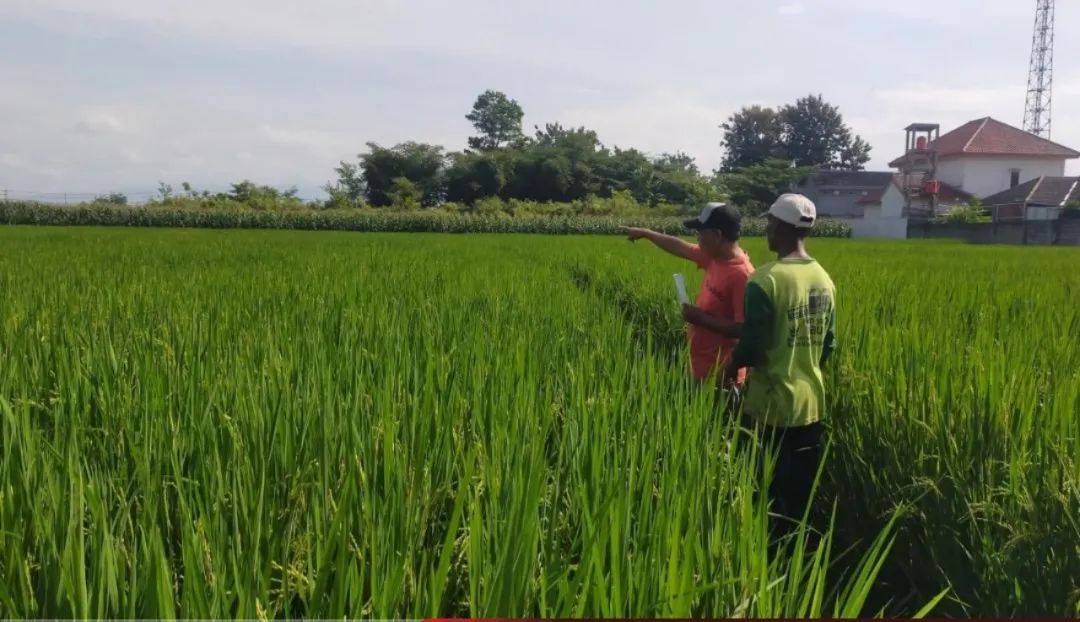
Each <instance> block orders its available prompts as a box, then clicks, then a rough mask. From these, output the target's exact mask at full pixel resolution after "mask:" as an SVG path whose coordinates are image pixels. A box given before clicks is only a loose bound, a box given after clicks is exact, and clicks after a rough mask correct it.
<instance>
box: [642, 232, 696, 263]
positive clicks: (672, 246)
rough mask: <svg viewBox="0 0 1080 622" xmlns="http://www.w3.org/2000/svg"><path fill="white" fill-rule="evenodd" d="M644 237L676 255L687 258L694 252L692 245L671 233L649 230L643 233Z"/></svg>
mask: <svg viewBox="0 0 1080 622" xmlns="http://www.w3.org/2000/svg"><path fill="white" fill-rule="evenodd" d="M645 238H646V239H647V240H649V241H650V242H652V243H653V244H655V245H657V246H658V247H660V248H662V249H664V250H665V251H667V252H669V253H671V254H672V255H675V256H676V257H683V258H687V259H689V258H690V257H691V255H692V254H693V252H694V247H693V245H691V244H690V243H688V242H687V241H686V240H681V239H679V238H677V237H675V236H673V235H667V234H664V233H660V232H659V231H649V232H648V233H646V234H645Z"/></svg>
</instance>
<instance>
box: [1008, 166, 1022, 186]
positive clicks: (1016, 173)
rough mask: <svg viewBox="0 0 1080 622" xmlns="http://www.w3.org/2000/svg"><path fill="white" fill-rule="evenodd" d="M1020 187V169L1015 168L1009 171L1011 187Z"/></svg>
mask: <svg viewBox="0 0 1080 622" xmlns="http://www.w3.org/2000/svg"><path fill="white" fill-rule="evenodd" d="M1019 185H1020V169H1018V168H1014V169H1012V170H1010V171H1009V187H1010V188H1015V187H1017V186H1019Z"/></svg>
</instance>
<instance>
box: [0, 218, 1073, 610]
mask: <svg viewBox="0 0 1080 622" xmlns="http://www.w3.org/2000/svg"><path fill="white" fill-rule="evenodd" d="M0 239H2V242H3V245H4V248H5V251H6V252H5V253H4V254H3V255H0V291H3V292H5V295H4V296H3V297H0V615H2V616H4V617H46V616H48V617H74V616H79V617H124V618H143V617H164V618H172V617H185V618H195V617H200V618H223V617H247V618H255V617H286V616H288V617H299V616H306V617H325V618H329V617H339V616H346V615H348V616H365V617H421V616H430V615H478V616H479V615H483V616H545V617H566V616H712V617H717V616H754V617H777V616H779V617H789V616H809V617H816V616H844V617H847V616H856V615H879V614H897V613H901V614H906V615H915V614H920V615H922V614H927V613H931V612H932V613H940V612H950V613H951V612H957V613H1000V612H1006V613H1008V612H1013V613H1015V612H1021V613H1038V612H1051V613H1057V614H1070V613H1072V612H1073V611H1075V607H1076V594H1077V592H1076V590H1077V586H1076V577H1077V576H1080V572H1077V569H1078V566H1077V564H1078V559H1080V551H1078V550H1077V549H1076V546H1077V543H1078V542H1080V538H1077V534H1080V530H1078V528H1077V523H1076V516H1077V515H1078V514H1080V512H1077V509H1078V498H1077V482H1078V481H1080V470H1078V467H1077V461H1076V456H1077V455H1080V440H1078V435H1077V434H1076V425H1077V422H1076V420H1075V417H1074V416H1072V415H1070V413H1072V414H1073V415H1074V414H1075V412H1077V409H1076V406H1077V401H1076V400H1077V386H1078V385H1080V383H1078V382H1077V378H1076V376H1075V374H1076V370H1077V369H1078V367H1080V366H1078V365H1077V363H1078V362H1080V361H1078V359H1077V356H1078V355H1077V350H1076V346H1075V343H1073V342H1068V341H1064V340H1060V339H1059V338H1058V337H1057V335H1059V334H1061V331H1064V332H1068V331H1075V330H1076V329H1077V328H1080V319H1078V318H1077V313H1076V311H1075V310H1074V309H1073V308H1070V307H1068V306H1067V305H1066V304H1065V301H1067V300H1070V299H1071V298H1070V294H1071V295H1073V296H1075V293H1076V291H1077V289H1078V286H1080V282H1077V280H1076V277H1074V276H1072V275H1065V276H1064V277H1062V278H1061V279H1058V280H1057V281H1055V282H1053V283H1050V282H1047V281H1045V280H1038V279H1031V278H1030V275H1032V274H1042V273H1043V271H1041V270H1040V268H1049V267H1050V266H1052V265H1059V264H1060V263H1061V262H1062V261H1063V260H1062V259H1061V258H1062V257H1063V256H1066V257H1071V255H1068V253H1069V252H1070V251H1062V250H1061V249H1035V252H1032V249H996V248H988V247H979V248H969V247H966V246H962V245H957V244H952V243H944V244H943V243H927V244H923V245H916V246H905V245H899V244H898V245H880V246H876V245H869V244H862V243H855V242H850V241H843V242H841V241H835V242H834V241H829V240H816V241H814V246H813V249H814V252H815V253H816V254H818V255H819V257H820V259H821V260H822V262H823V263H825V265H826V267H827V268H828V269H829V270H830V271H831V272H832V273H833V275H834V277H835V280H836V281H837V284H838V287H839V291H840V297H841V298H840V309H841V317H840V344H841V350H840V351H839V358H838V360H837V363H838V364H837V365H836V366H834V367H832V368H831V369H830V372H829V373H830V379H829V382H830V391H829V395H830V402H831V406H832V412H831V416H830V438H831V439H832V443H831V445H830V448H829V457H828V459H827V461H826V465H825V469H824V470H823V472H822V474H821V480H820V491H819V495H818V499H817V501H816V504H815V507H816V510H817V512H816V513H817V514H818V515H816V516H814V517H812V520H811V521H810V523H809V526H808V528H807V530H804V531H802V532H801V533H800V535H799V537H798V538H797V539H796V540H795V542H794V543H793V544H792V545H791V546H790V547H787V548H781V549H780V551H781V552H780V553H778V554H775V555H772V556H770V554H769V543H768V541H767V537H766V525H767V515H766V508H765V506H764V504H763V499H762V496H761V494H760V490H759V488H760V486H759V482H760V481H761V478H762V476H763V474H762V472H761V470H760V469H761V468H762V467H759V463H760V464H763V465H764V467H763V468H764V469H765V470H766V471H767V470H768V469H769V462H770V461H769V458H770V456H758V455H757V453H756V452H757V450H756V448H755V446H754V445H753V444H745V442H744V440H742V439H743V437H742V436H740V435H738V434H735V430H734V427H733V423H732V421H731V419H730V417H728V416H726V415H725V414H724V413H723V412H722V411H720V410H718V409H717V404H716V401H715V399H714V397H713V396H712V395H711V394H709V393H707V392H703V391H701V390H699V389H696V388H695V387H693V386H692V385H691V384H690V383H689V381H688V379H687V377H686V376H687V374H686V365H687V357H686V353H685V351H683V348H682V345H681V341H680V339H679V338H678V337H679V332H680V330H681V329H680V324H679V322H678V316H677V305H676V304H675V302H674V295H673V292H672V291H671V289H672V288H671V284H670V274H671V272H673V271H676V270H683V271H687V272H689V271H688V270H687V268H686V266H685V265H682V264H680V263H678V262H676V261H675V260H672V259H669V258H666V257H663V256H661V255H660V254H659V253H648V252H647V251H644V250H643V249H641V248H637V247H632V246H630V245H629V244H626V243H625V242H624V241H622V240H618V239H616V238H613V237H608V238H597V237H589V236H560V237H552V236H542V235H531V236H530V235H499V236H485V235H459V236H443V235H434V234H432V235H428V234H409V235H405V234H401V233H378V234H365V235H356V234H350V233H345V232H297V231H206V230H202V231H194V230H169V229H157V230H146V229H141V230H136V229H106V228H65V227H50V228H34V227H5V228H2V229H0ZM748 246H749V248H750V251H751V254H752V257H753V259H754V260H755V262H756V263H759V264H760V263H763V262H764V261H766V260H767V255H766V253H765V251H764V248H763V244H762V243H761V242H760V241H750V243H749V245H748ZM943 267H945V268H948V269H943ZM1023 276H1027V277H1028V278H1022V277H1023ZM912 327H919V330H912ZM759 457H760V458H762V459H763V460H761V461H759ZM811 528H812V529H813V530H814V531H815V532H816V531H818V530H820V533H812V532H811ZM811 536H813V537H811Z"/></svg>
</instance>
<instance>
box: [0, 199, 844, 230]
mask: <svg viewBox="0 0 1080 622" xmlns="http://www.w3.org/2000/svg"><path fill="white" fill-rule="evenodd" d="M611 202H612V199H601V198H598V197H592V198H590V199H588V200H582V201H578V202H575V203H536V202H531V201H520V200H515V199H511V200H508V201H503V200H501V199H499V198H498V197H489V198H486V199H482V200H480V201H478V202H477V203H476V204H474V205H472V206H466V205H455V204H448V205H446V206H444V207H440V208H435V209H431V208H428V209H423V210H420V211H398V210H393V211H390V210H378V209H353V208H350V209H340V210H335V209H311V208H304V209H301V208H292V209H277V210H258V209H251V208H249V207H247V206H245V205H244V204H242V203H237V202H235V201H232V200H230V199H227V198H224V199H223V198H221V197H212V198H210V199H195V200H191V199H176V198H174V199H171V200H170V201H168V202H161V203H152V204H150V205H148V206H146V207H140V208H132V207H119V206H109V205H104V204H96V203H94V204H85V205H76V206H60V205H45V204H39V203H30V202H23V201H8V202H6V203H4V204H2V205H0V223H2V224H10V225H63V226H75V225H78V226H86V225H104V226H128V227H192V228H209V229H302V230H340V231H398V232H432V233H550V234H604V235H614V234H618V233H619V227H621V226H644V227H650V228H653V229H656V230H658V231H663V232H666V233H670V234H675V235H683V234H686V233H687V231H686V229H685V228H684V227H683V224H682V223H683V220H684V219H685V218H686V214H685V213H682V210H680V209H679V208H676V207H673V206H668V207H663V208H641V209H638V210H636V211H635V210H634V209H633V205H634V204H635V203H634V202H632V198H631V197H629V196H628V195H626V194H623V195H619V197H618V198H616V199H614V205H610V203H611ZM597 214H604V215H597ZM763 234H764V221H761V220H754V219H751V220H747V221H744V223H743V235H745V236H747V237H752V236H760V235H763ZM814 235H815V236H819V237H850V236H851V228H850V227H849V226H848V225H847V224H845V223H842V222H836V221H828V220H823V221H821V222H819V223H818V225H817V226H816V227H815V232H814Z"/></svg>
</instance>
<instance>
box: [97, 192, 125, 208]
mask: <svg viewBox="0 0 1080 622" xmlns="http://www.w3.org/2000/svg"><path fill="white" fill-rule="evenodd" d="M127 202H128V198H127V195H126V194H124V193H122V192H110V193H109V194H107V195H105V196H101V197H97V198H95V199H94V203H107V204H109V205H127Z"/></svg>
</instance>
